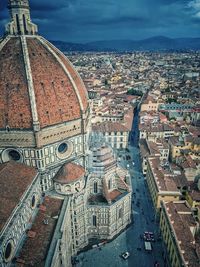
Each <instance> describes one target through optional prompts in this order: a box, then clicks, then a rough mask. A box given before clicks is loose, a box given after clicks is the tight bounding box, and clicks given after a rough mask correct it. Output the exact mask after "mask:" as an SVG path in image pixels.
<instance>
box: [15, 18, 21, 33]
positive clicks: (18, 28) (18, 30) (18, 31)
mask: <svg viewBox="0 0 200 267" xmlns="http://www.w3.org/2000/svg"><path fill="white" fill-rule="evenodd" d="M16 22H17V33H18V34H20V33H21V31H20V25H19V16H18V14H16Z"/></svg>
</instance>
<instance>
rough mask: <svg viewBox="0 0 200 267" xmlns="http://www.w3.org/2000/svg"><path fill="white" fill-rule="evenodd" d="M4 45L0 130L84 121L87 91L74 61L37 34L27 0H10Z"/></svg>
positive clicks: (1, 46)
mask: <svg viewBox="0 0 200 267" xmlns="http://www.w3.org/2000/svg"><path fill="white" fill-rule="evenodd" d="M9 8H10V13H11V22H10V23H9V24H8V25H7V28H6V31H7V35H6V37H5V38H4V39H2V40H1V42H0V66H1V68H0V130H6V129H7V130H9V131H10V130H22V129H23V131H24V130H29V131H30V130H33V131H36V132H37V131H40V130H41V129H44V128H47V127H51V126H55V125H59V124H66V123H67V122H71V121H74V120H78V119H81V118H83V117H84V115H85V114H86V113H87V110H88V101H87V91H86V88H85V86H84V84H83V81H82V80H81V78H80V76H79V74H78V73H77V72H76V70H75V69H74V67H73V65H72V64H71V63H70V61H69V60H68V59H67V58H66V57H65V56H64V54H62V53H61V52H60V51H59V50H58V49H57V48H55V47H54V46H53V45H52V44H51V43H49V42H48V41H47V40H45V39H44V38H43V37H41V36H39V35H37V26H36V25H34V24H33V23H32V22H31V20H30V12H29V4H28V0H23V1H22V0H18V1H17V0H15V1H14V0H13V1H12V0H10V1H9Z"/></svg>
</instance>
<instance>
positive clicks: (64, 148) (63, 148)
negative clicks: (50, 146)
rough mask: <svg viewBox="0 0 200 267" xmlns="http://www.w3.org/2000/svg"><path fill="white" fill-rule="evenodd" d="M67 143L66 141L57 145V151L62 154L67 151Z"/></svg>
mask: <svg viewBox="0 0 200 267" xmlns="http://www.w3.org/2000/svg"><path fill="white" fill-rule="evenodd" d="M67 149H68V145H67V144H66V143H62V144H60V145H59V146H58V152H59V153H61V154H63V153H65V152H66V151H67Z"/></svg>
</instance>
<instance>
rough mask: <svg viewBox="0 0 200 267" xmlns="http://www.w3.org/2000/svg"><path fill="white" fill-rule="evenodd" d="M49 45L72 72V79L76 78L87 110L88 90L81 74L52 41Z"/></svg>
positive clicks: (84, 107) (75, 80)
mask: <svg viewBox="0 0 200 267" xmlns="http://www.w3.org/2000/svg"><path fill="white" fill-rule="evenodd" d="M48 45H49V46H50V47H51V49H52V50H53V51H54V53H56V55H57V56H58V57H59V59H60V60H61V61H62V63H63V64H64V66H65V67H66V69H67V70H68V72H69V73H70V74H71V77H72V79H73V80H74V82H75V84H76V87H77V89H78V92H79V95H80V97H81V101H82V105H83V112H85V111H86V110H87V107H88V95H87V90H86V88H85V85H84V83H83V81H82V79H81V78H80V76H79V74H78V73H77V72H76V70H75V69H74V67H73V65H72V64H71V62H70V61H69V60H68V58H67V57H65V56H64V55H63V54H62V53H61V52H60V51H59V50H58V49H56V48H55V47H54V46H53V45H52V44H51V43H48Z"/></svg>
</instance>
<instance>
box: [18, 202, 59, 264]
mask: <svg viewBox="0 0 200 267" xmlns="http://www.w3.org/2000/svg"><path fill="white" fill-rule="evenodd" d="M62 203H63V200H61V199H56V198H45V201H44V203H43V205H44V206H46V211H41V210H39V213H38V215H37V217H36V220H35V222H34V224H33V226H32V229H31V231H33V232H34V233H35V237H34V236H31V237H27V239H26V241H25V242H24V245H23V247H22V250H21V251H20V254H19V257H18V259H17V262H19V261H23V262H24V263H25V264H24V266H33V267H44V265H45V259H46V256H47V253H48V249H49V246H50V244H51V239H52V236H53V233H54V229H55V227H56V223H57V219H55V218H53V217H54V216H55V214H56V215H59V213H60V210H61V208H62ZM16 266H21V265H20V263H19V264H18V263H17V264H16Z"/></svg>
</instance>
